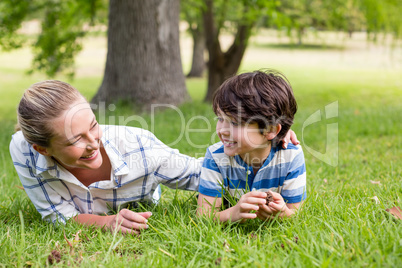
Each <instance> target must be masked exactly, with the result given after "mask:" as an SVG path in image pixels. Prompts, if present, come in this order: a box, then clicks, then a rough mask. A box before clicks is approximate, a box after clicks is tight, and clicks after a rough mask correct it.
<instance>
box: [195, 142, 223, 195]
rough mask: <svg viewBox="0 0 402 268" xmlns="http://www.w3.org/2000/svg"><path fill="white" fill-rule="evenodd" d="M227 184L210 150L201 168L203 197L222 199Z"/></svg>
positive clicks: (201, 191)
mask: <svg viewBox="0 0 402 268" xmlns="http://www.w3.org/2000/svg"><path fill="white" fill-rule="evenodd" d="M224 185H225V182H224V180H223V176H222V173H221V172H220V170H219V166H218V165H217V163H216V161H215V159H214V158H213V157H212V153H211V152H210V150H209V149H207V152H206V153H205V158H204V162H203V164H202V168H201V175H200V189H199V192H200V193H201V194H203V195H207V196H212V197H222V194H224V191H225V186H224Z"/></svg>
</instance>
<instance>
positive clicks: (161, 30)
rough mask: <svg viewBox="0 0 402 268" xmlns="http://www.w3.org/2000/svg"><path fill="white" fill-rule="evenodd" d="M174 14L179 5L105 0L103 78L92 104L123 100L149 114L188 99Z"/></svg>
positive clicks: (165, 0)
mask: <svg viewBox="0 0 402 268" xmlns="http://www.w3.org/2000/svg"><path fill="white" fill-rule="evenodd" d="M179 11H180V0H147V1H131V0H110V6H109V29H108V52H107V59H106V66H105V73H104V77H103V82H102V85H101V86H100V88H99V90H98V92H97V94H96V95H95V97H94V98H93V99H92V102H93V103H99V102H106V103H111V102H115V101H118V100H127V101H130V102H133V103H134V104H136V105H139V106H140V107H141V108H142V109H144V110H149V109H150V108H151V105H152V104H173V105H178V104H180V103H182V102H184V101H186V100H187V99H189V95H188V93H187V89H186V85H185V78H184V75H183V69H182V65H181V57H180V45H179Z"/></svg>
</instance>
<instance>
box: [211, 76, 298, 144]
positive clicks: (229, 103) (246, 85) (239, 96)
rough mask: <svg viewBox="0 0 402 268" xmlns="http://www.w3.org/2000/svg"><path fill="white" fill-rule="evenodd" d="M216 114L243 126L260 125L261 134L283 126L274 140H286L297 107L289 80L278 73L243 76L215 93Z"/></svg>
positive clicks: (225, 83)
mask: <svg viewBox="0 0 402 268" xmlns="http://www.w3.org/2000/svg"><path fill="white" fill-rule="evenodd" d="M213 109H214V112H215V114H218V112H220V111H221V112H223V113H224V114H226V115H227V116H230V117H232V118H233V119H234V120H237V122H238V123H241V124H250V123H257V124H258V126H259V129H260V131H261V133H263V131H264V130H265V129H267V128H268V127H269V126H276V125H277V124H281V126H282V129H281V131H280V132H279V133H278V135H277V136H276V138H275V139H274V140H273V143H274V144H276V143H277V142H278V141H280V140H282V139H283V138H284V137H285V136H286V133H287V132H288V131H289V129H290V126H291V125H292V124H293V119H294V115H295V113H296V111H297V103H296V100H295V97H294V95H293V91H292V88H291V86H290V83H289V81H288V80H287V78H286V77H285V76H284V75H283V74H281V73H280V72H278V71H275V70H266V71H264V72H263V71H255V72H251V73H243V74H239V75H236V76H233V77H231V78H229V79H227V80H226V81H225V82H223V84H222V85H221V86H220V87H219V88H218V90H217V91H216V92H215V95H214V99H213Z"/></svg>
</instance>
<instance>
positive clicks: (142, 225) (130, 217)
mask: <svg viewBox="0 0 402 268" xmlns="http://www.w3.org/2000/svg"><path fill="white" fill-rule="evenodd" d="M151 215H152V213H151V212H139V213H136V212H134V211H131V210H128V209H122V210H120V211H119V213H117V214H116V215H112V216H108V217H110V219H109V221H108V223H107V224H106V226H105V228H107V229H109V230H110V231H112V232H113V231H115V230H116V229H117V230H118V231H121V232H122V233H123V234H126V233H129V234H139V233H140V232H141V230H144V229H147V228H148V225H147V221H148V218H149V217H151Z"/></svg>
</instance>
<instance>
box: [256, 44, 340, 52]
mask: <svg viewBox="0 0 402 268" xmlns="http://www.w3.org/2000/svg"><path fill="white" fill-rule="evenodd" d="M253 46H254V47H256V48H271V49H299V50H345V46H342V45H329V44H308V43H306V44H295V43H280V44H278V43H275V44H272V43H271V44H269V43H268V44H253Z"/></svg>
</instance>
